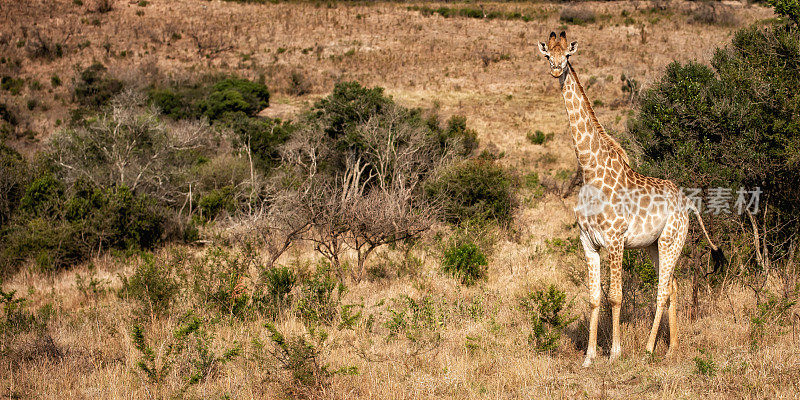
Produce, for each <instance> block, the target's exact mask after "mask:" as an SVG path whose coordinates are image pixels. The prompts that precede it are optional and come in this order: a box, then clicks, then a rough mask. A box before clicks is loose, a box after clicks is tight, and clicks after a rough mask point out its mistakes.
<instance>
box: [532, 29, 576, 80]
mask: <svg viewBox="0 0 800 400" xmlns="http://www.w3.org/2000/svg"><path fill="white" fill-rule="evenodd" d="M577 49H578V42H572V43H567V34H566V33H565V32H563V31H562V32H561V35H559V36H556V33H555V32H550V38H549V39H547V43H544V42H539V51H541V52H542V54H543V55H544V58H546V59H547V61H549V62H550V75H553V77H555V78H558V77H560V76H561V74H563V73H564V72H565V71H566V70H567V61H569V56H571V55H572V53H574V52H575V50H577Z"/></svg>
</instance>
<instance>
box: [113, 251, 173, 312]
mask: <svg viewBox="0 0 800 400" xmlns="http://www.w3.org/2000/svg"><path fill="white" fill-rule="evenodd" d="M174 274H175V271H174V268H173V267H172V265H170V264H169V263H168V262H164V261H163V260H156V259H155V258H154V257H153V256H152V255H147V256H144V257H143V260H142V262H141V263H140V264H139V265H137V266H136V269H135V270H134V272H133V274H132V275H131V276H129V277H125V276H123V277H122V288H121V289H120V290H119V296H120V297H122V298H126V299H132V300H134V301H135V302H136V303H138V304H139V311H141V312H144V313H145V314H149V315H156V316H161V315H165V314H166V313H167V312H169V310H170V308H171V306H172V303H173V301H174V300H175V297H176V296H177V295H178V292H179V291H180V285H179V284H178V281H177V279H175V277H174Z"/></svg>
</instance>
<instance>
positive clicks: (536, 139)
mask: <svg viewBox="0 0 800 400" xmlns="http://www.w3.org/2000/svg"><path fill="white" fill-rule="evenodd" d="M526 137H527V138H528V141H529V142H531V143H533V144H544V143H545V142H547V141H548V140H550V139H552V138H553V134H552V133H548V134H545V133H544V132H542V131H540V130H537V131H536V132H528V134H527V135H526Z"/></svg>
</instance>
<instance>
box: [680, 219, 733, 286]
mask: <svg viewBox="0 0 800 400" xmlns="http://www.w3.org/2000/svg"><path fill="white" fill-rule="evenodd" d="M689 209H691V210H692V211H694V215H695V216H696V217H697V222H699V223H700V229H702V230H703V234H705V236H706V240H708V244H709V245H710V246H711V259H712V260H713V261H714V270H713V271H711V272H709V273H707V274H706V276H709V275H712V274H716V273H717V271H719V270H720V268H725V266H726V265H727V264H728V259H727V258H726V257H725V254H724V253H723V252H722V249H720V248H719V247H717V245H715V244H714V242H712V241H711V237H710V236H708V231H707V230H706V226H705V224H703V218H702V217H701V216H700V211H698V210H697V208H696V207H694V205H693V204H690V205H689Z"/></svg>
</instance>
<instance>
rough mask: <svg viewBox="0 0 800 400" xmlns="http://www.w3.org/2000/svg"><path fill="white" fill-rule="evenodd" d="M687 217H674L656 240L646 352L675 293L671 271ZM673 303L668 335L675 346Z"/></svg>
mask: <svg viewBox="0 0 800 400" xmlns="http://www.w3.org/2000/svg"><path fill="white" fill-rule="evenodd" d="M687 220H688V216H685V215H684V216H683V218H681V217H677V216H676V217H675V219H674V220H673V221H670V222H669V223H668V226H669V229H665V230H664V234H662V236H661V237H660V238H659V240H658V292H657V293H656V314H655V318H654V319H653V327H652V328H651V329H650V336H649V338H648V340H647V352H648V353H653V350H654V349H655V345H656V336H657V335H658V328H659V326H660V325H661V315H662V314H663V313H664V306H665V305H666V302H667V300H669V299H670V297H672V299H674V298H675V297H674V295H675V292H676V289H677V287H676V285H674V282H673V275H672V273H673V270H674V269H675V264H676V263H677V261H678V257H679V256H680V253H681V250H682V249H683V242H684V240H685V239H686V233H687V230H688V221H687ZM674 306H675V302H674V301H673V302H672V303H671V304H670V310H669V313H670V334H671V337H674V339H670V342H671V343H675V344H677V328H678V327H677V315H675V309H674ZM673 340H674V341H673Z"/></svg>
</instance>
